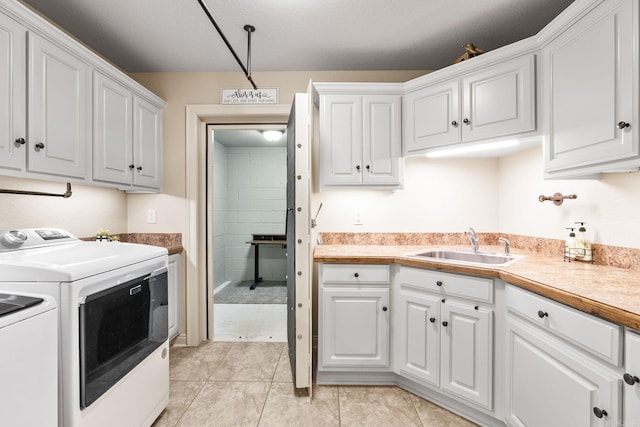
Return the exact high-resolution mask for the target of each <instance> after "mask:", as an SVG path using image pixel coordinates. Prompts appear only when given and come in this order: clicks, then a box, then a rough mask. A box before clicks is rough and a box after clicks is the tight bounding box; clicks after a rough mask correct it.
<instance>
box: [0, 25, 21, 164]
mask: <svg viewBox="0 0 640 427" xmlns="http://www.w3.org/2000/svg"><path fill="white" fill-rule="evenodd" d="M25 34H26V30H25V28H24V27H22V26H21V25H20V24H18V23H17V22H15V21H14V20H12V19H11V18H9V17H7V16H6V15H3V14H0V167H3V168H9V169H13V170H16V171H24V168H25V158H26V157H25V153H26V149H27V147H26V145H25V143H24V142H23V141H25V140H26V138H27V129H26V114H27V110H26V105H25V99H26V89H25V79H26V75H27V70H26V64H27V59H26V45H25ZM20 138H22V139H21V140H20ZM17 140H18V142H16V141H17ZM21 142H22V143H21Z"/></svg>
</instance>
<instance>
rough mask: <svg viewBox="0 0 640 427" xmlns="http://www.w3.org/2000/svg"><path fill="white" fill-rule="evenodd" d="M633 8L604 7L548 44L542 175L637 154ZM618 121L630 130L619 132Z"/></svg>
mask: <svg viewBox="0 0 640 427" xmlns="http://www.w3.org/2000/svg"><path fill="white" fill-rule="evenodd" d="M633 9H634V7H633V1H632V0H624V1H622V2H620V1H612V2H604V4H603V5H601V6H600V7H599V8H597V9H595V10H593V11H591V12H590V13H589V14H588V15H587V16H586V17H585V18H583V19H582V20H580V22H578V23H577V24H575V25H574V26H573V27H571V28H570V29H569V30H567V31H566V32H565V33H564V34H563V35H562V36H560V37H559V38H558V39H556V40H555V41H554V42H553V43H552V44H551V45H550V47H549V50H548V54H547V56H546V60H547V62H548V72H547V75H548V77H549V79H550V99H549V135H548V142H547V144H548V147H546V149H545V150H544V151H545V171H546V172H554V171H561V170H566V169H570V168H575V167H581V166H589V165H594V164H602V165H606V164H607V163H610V162H613V161H616V160H622V159H628V158H633V157H637V156H638V155H639V150H638V145H637V141H635V142H634V138H633V133H634V132H635V130H634V128H635V127H637V126H639V125H640V123H633V118H634V116H633V114H634V111H633V94H634V90H633V88H634V87H636V85H635V83H634V79H633V76H632V70H633V67H634V64H633V60H634V58H637V55H636V54H635V53H636V52H637V50H634V47H633V44H634V40H636V39H637V33H636V35H633V31H632V30H633V16H634V13H635V14H637V10H635V11H634V10H633ZM584 52H588V54H584ZM619 122H625V123H630V126H629V127H623V128H622V129H619V128H618V126H617V124H618V123H619ZM605 170H607V167H606V166H605V167H604V168H603V171H605Z"/></svg>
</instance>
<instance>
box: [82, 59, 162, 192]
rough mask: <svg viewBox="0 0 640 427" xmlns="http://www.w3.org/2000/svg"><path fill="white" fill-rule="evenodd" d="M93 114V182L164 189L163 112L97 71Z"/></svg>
mask: <svg viewBox="0 0 640 427" xmlns="http://www.w3.org/2000/svg"><path fill="white" fill-rule="evenodd" d="M93 112H94V136H93V144H94V153H93V179H94V180H98V181H105V182H110V183H115V184H122V185H121V187H128V186H131V185H133V187H132V188H137V187H140V188H143V189H144V188H151V189H160V188H161V187H162V110H161V109H160V108H158V107H156V106H154V105H153V104H151V103H149V102H147V101H145V100H144V99H142V98H140V97H139V96H137V95H135V94H133V93H132V92H131V90H129V89H128V88H126V87H124V86H123V85H122V84H120V83H119V82H117V81H115V80H113V79H111V78H109V77H107V76H104V75H103V74H101V73H98V72H96V73H95V74H94V105H93Z"/></svg>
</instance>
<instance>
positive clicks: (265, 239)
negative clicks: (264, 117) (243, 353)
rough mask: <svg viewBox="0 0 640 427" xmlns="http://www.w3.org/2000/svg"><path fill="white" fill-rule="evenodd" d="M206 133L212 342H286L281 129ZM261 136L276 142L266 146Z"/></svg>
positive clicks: (212, 128)
mask: <svg viewBox="0 0 640 427" xmlns="http://www.w3.org/2000/svg"><path fill="white" fill-rule="evenodd" d="M207 130H208V131H207V136H208V139H209V141H208V143H207V149H208V153H207V162H208V166H207V171H209V176H208V178H207V185H208V186H210V189H209V191H207V194H208V199H209V200H208V201H207V206H208V214H207V215H208V217H209V218H208V221H207V222H208V224H209V230H208V231H207V239H208V241H209V244H208V248H209V250H208V254H209V255H208V257H209V258H210V259H209V262H208V264H209V265H210V266H211V267H212V278H213V298H212V299H213V306H212V307H211V309H210V315H213V331H210V333H209V335H210V336H212V337H213V340H214V341H259V342H286V341H287V283H286V242H285V239H284V235H285V232H286V214H287V198H286V186H287V144H286V141H287V139H286V134H285V132H286V129H285V126H284V125H282V124H259V125H251V124H242V125H208V129H207ZM267 130H278V131H281V132H282V136H281V137H280V138H279V139H276V140H275V141H268V140H267V139H266V138H265V135H264V133H263V132H264V131H267ZM211 311H212V314H211Z"/></svg>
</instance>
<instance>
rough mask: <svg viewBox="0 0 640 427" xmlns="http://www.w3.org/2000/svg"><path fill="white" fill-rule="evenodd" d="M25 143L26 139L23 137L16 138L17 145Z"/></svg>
mask: <svg viewBox="0 0 640 427" xmlns="http://www.w3.org/2000/svg"><path fill="white" fill-rule="evenodd" d="M26 143H27V141H26V140H25V139H24V138H18V139H16V144H17V145H24V144H26Z"/></svg>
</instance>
